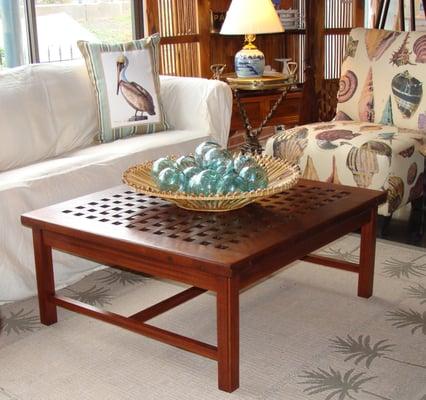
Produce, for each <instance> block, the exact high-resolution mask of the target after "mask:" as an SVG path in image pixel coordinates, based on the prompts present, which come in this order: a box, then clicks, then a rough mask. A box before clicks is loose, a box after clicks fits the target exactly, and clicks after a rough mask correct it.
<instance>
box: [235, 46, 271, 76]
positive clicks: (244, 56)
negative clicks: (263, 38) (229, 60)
mask: <svg viewBox="0 0 426 400" xmlns="http://www.w3.org/2000/svg"><path fill="white" fill-rule="evenodd" d="M264 70H265V56H264V54H263V53H262V52H261V51H260V50H259V49H242V50H240V51H239V52H238V53H237V54H235V72H236V74H237V77H238V78H258V77H261V76H262V75H263V72H264Z"/></svg>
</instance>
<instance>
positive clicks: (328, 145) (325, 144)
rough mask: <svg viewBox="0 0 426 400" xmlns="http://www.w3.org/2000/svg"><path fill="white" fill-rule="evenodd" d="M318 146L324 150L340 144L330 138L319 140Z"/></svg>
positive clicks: (334, 147) (332, 148) (335, 147)
mask: <svg viewBox="0 0 426 400" xmlns="http://www.w3.org/2000/svg"><path fill="white" fill-rule="evenodd" d="M317 144H318V147H319V148H320V149H323V150H334V149H337V148H338V147H339V145H337V144H334V143H333V142H330V141H329V140H317Z"/></svg>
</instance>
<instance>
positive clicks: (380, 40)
mask: <svg viewBox="0 0 426 400" xmlns="http://www.w3.org/2000/svg"><path fill="white" fill-rule="evenodd" d="M398 36H399V32H389V31H384V30H378V29H369V30H367V32H366V34H365V45H366V47H367V54H368V58H369V59H370V60H371V61H373V60H376V61H377V60H378V59H379V58H380V57H381V56H382V55H383V53H384V52H385V51H386V50H387V49H388V48H389V46H390V45H391V44H392V43H393V42H394V41H395V40H396V38H397V37H398Z"/></svg>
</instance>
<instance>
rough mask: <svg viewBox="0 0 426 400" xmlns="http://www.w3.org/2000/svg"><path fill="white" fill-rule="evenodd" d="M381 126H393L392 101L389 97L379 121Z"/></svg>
mask: <svg viewBox="0 0 426 400" xmlns="http://www.w3.org/2000/svg"><path fill="white" fill-rule="evenodd" d="M380 123H381V124H382V125H393V112H392V100H391V97H390V96H389V98H388V101H387V102H386V105H385V109H384V110H383V114H382V119H381V120H380Z"/></svg>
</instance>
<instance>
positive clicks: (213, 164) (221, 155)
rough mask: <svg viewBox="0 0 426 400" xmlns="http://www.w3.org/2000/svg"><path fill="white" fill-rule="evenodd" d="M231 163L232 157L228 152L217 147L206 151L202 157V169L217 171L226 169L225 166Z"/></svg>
mask: <svg viewBox="0 0 426 400" xmlns="http://www.w3.org/2000/svg"><path fill="white" fill-rule="evenodd" d="M231 161H232V155H231V153H230V152H229V151H228V150H224V149H221V148H218V147H214V148H211V149H210V150H208V151H207V152H206V153H205V154H204V157H203V161H202V165H203V168H208V169H213V170H218V169H219V168H226V165H227V164H229V163H230V162H231Z"/></svg>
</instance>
